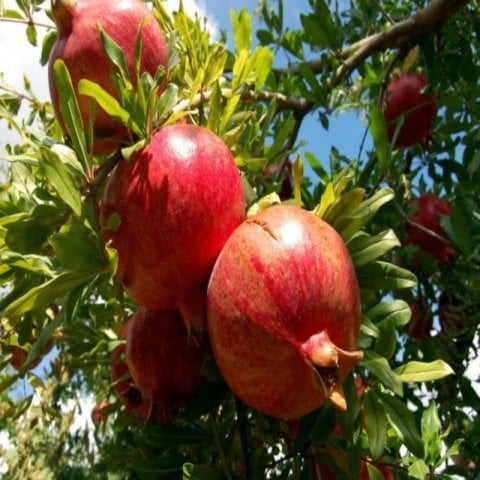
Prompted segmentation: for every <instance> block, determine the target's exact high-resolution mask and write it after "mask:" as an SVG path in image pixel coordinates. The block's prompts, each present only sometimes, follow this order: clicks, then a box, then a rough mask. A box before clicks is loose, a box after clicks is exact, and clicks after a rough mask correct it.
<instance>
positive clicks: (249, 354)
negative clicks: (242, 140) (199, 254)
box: [207, 204, 362, 419]
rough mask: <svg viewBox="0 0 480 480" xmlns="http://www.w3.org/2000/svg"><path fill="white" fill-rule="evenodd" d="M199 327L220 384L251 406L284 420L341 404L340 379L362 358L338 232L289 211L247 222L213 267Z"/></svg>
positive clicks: (348, 267) (352, 282) (354, 292)
mask: <svg viewBox="0 0 480 480" xmlns="http://www.w3.org/2000/svg"><path fill="white" fill-rule="evenodd" d="M207 326H208V333H209V336H210V341H211V346H212V350H213V353H214V356H215V358H216V360H217V363H218V366H219V368H220V370H221V372H222V374H223V376H224V378H225V380H226V382H227V383H228V384H229V386H230V388H231V389H232V390H233V391H234V392H235V394H236V395H238V396H239V397H240V398H241V399H242V400H243V401H244V402H245V403H247V404H248V405H250V406H251V407H253V408H255V409H257V410H259V411H261V412H264V413H267V414H270V415H273V416H277V417H281V418H285V419H290V418H295V417H299V416H302V415H304V414H306V413H308V412H310V411H312V410H314V409H315V408H317V407H319V406H320V405H321V404H323V403H324V402H325V401H326V400H328V399H330V400H331V401H333V402H334V403H336V404H337V405H338V406H341V407H343V408H344V407H345V399H344V396H343V389H342V382H343V380H344V379H345V377H346V375H347V373H348V371H349V370H350V368H351V367H352V366H353V365H354V364H356V363H357V362H358V361H359V360H360V359H361V357H362V354H361V352H358V351H355V349H356V347H357V340H358V335H359V328H360V296H359V287H358V283H357V279H356V276H355V271H354V268H353V265H352V262H351V259H350V256H349V254H348V251H347V249H346V247H345V244H344V243H343V241H342V238H341V237H340V235H339V234H338V233H337V232H336V231H335V230H334V229H333V228H332V227H330V226H329V225H328V224H327V223H325V222H324V221H322V220H320V219H319V218H317V217H315V216H314V215H313V214H312V213H310V212H307V211H305V210H302V209H300V208H298V207H295V206H291V205H285V204H283V205H278V206H273V207H270V208H268V209H266V210H264V211H263V212H261V213H259V214H258V215H255V216H253V217H250V218H248V219H247V220H246V221H245V222H244V223H243V224H242V225H241V226H240V227H239V228H238V229H237V230H236V231H235V232H234V233H233V235H232V236H231V237H230V239H229V240H228V242H227V243H226V245H225V247H224V248H223V250H222V252H221V253H220V255H219V257H218V259H217V262H216V264H215V267H214V269H213V272H212V275H211V278H210V283H209V286H208V293H207Z"/></svg>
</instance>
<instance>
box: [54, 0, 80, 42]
mask: <svg viewBox="0 0 480 480" xmlns="http://www.w3.org/2000/svg"><path fill="white" fill-rule="evenodd" d="M51 6H52V14H53V18H54V20H55V23H56V25H57V31H58V34H59V36H65V35H68V33H69V32H70V31H71V30H72V20H73V16H74V12H75V9H76V6H77V0H52V5H51Z"/></svg>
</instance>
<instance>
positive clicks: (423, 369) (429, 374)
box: [395, 360, 455, 382]
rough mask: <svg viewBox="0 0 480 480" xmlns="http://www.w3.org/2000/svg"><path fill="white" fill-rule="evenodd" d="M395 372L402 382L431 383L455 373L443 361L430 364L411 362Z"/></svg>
mask: <svg viewBox="0 0 480 480" xmlns="http://www.w3.org/2000/svg"><path fill="white" fill-rule="evenodd" d="M395 372H396V373H397V375H398V377H399V378H400V380H401V381H402V382H429V381H432V380H440V379H442V378H445V377H447V376H448V375H453V374H454V373H455V372H454V371H453V369H452V368H451V367H450V366H449V365H448V364H447V363H445V362H444V361H443V360H435V361H433V362H429V363H426V362H416V361H411V362H408V363H407V364H405V365H402V366H401V367H398V368H397V369H396V370H395Z"/></svg>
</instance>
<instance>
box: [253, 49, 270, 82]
mask: <svg viewBox="0 0 480 480" xmlns="http://www.w3.org/2000/svg"><path fill="white" fill-rule="evenodd" d="M273 58H274V55H273V52H272V51H271V50H270V49H269V48H267V47H257V49H256V50H255V73H256V78H255V90H256V91H259V90H261V89H262V87H263V86H264V85H265V82H266V80H267V77H268V75H269V74H270V72H271V71H272V63H273Z"/></svg>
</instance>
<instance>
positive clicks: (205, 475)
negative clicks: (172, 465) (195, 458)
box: [182, 463, 223, 480]
mask: <svg viewBox="0 0 480 480" xmlns="http://www.w3.org/2000/svg"><path fill="white" fill-rule="evenodd" d="M182 478H183V480H222V479H223V477H222V475H220V473H219V472H218V471H217V470H215V469H214V468H213V467H211V466H210V465H193V464H192V463H185V464H184V465H183V477H182Z"/></svg>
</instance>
